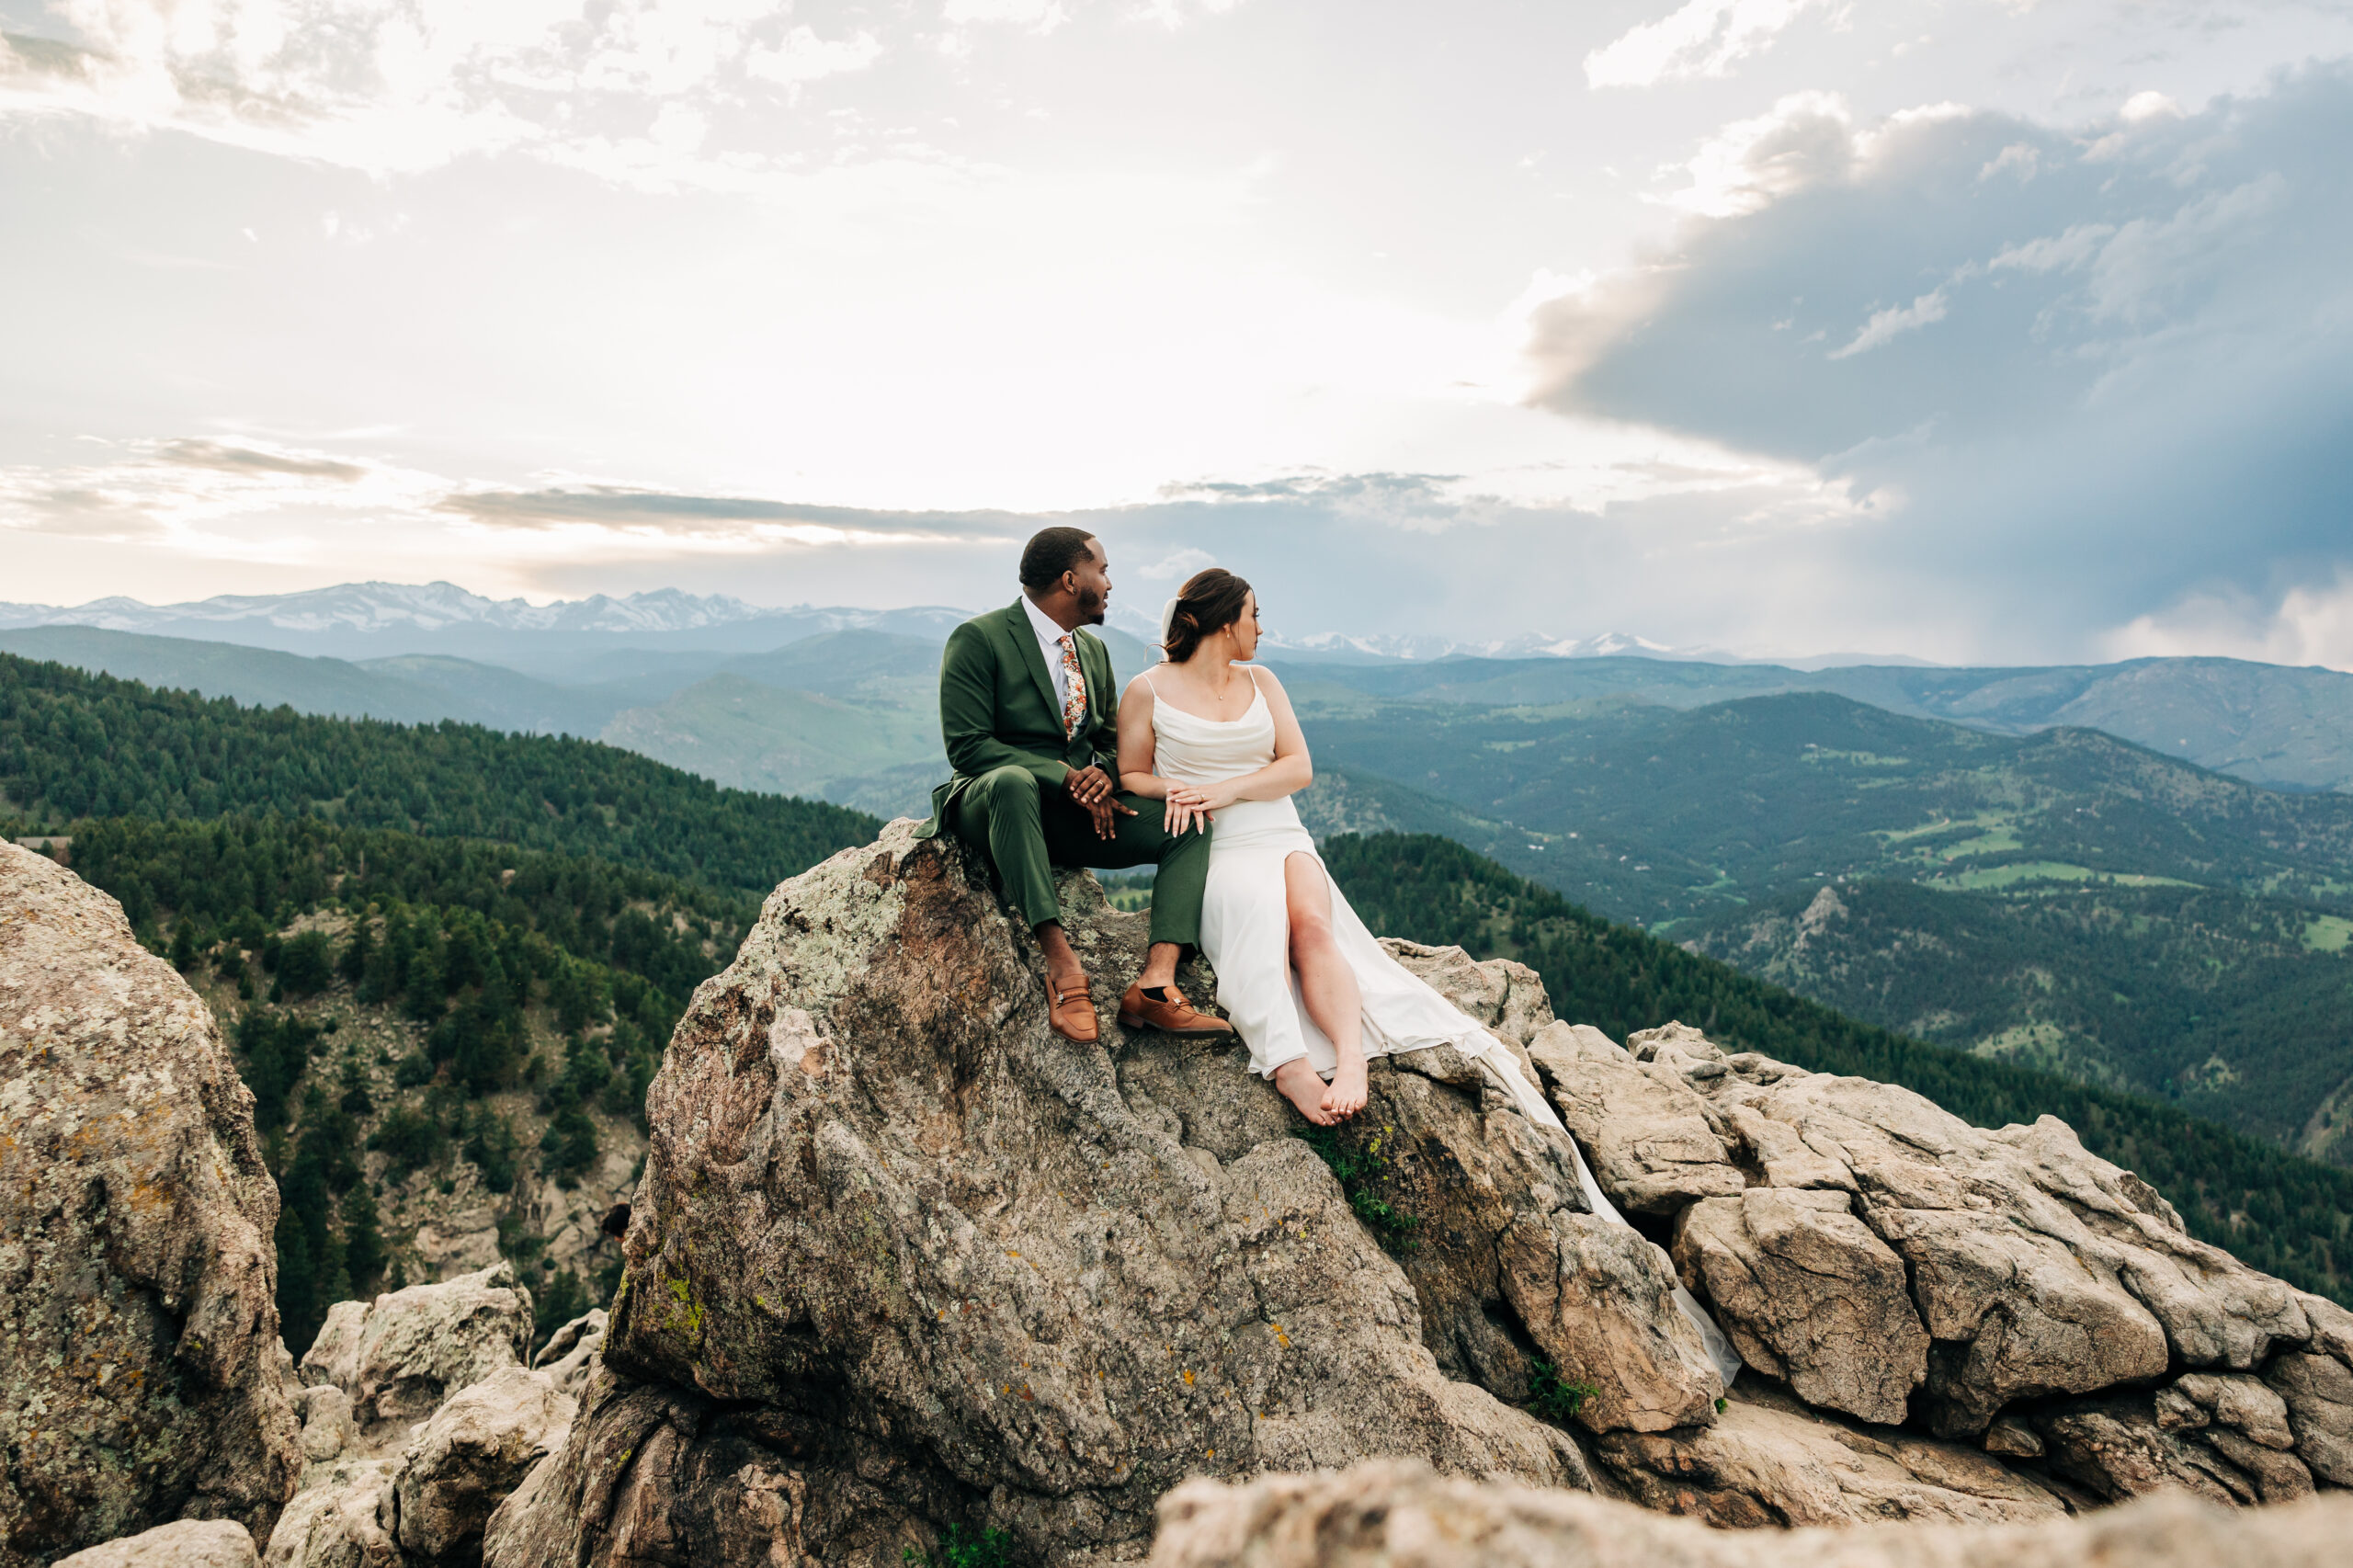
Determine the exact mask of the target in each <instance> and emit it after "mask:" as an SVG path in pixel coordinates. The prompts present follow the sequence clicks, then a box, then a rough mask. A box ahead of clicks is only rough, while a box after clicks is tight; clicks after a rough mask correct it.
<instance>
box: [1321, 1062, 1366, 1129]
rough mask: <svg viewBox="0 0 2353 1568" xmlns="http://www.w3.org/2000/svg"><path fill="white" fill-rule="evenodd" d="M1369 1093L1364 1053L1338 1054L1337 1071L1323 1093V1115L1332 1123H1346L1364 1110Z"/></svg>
mask: <svg viewBox="0 0 2353 1568" xmlns="http://www.w3.org/2000/svg"><path fill="white" fill-rule="evenodd" d="M1370 1094H1371V1091H1370V1088H1369V1087H1368V1086H1367V1085H1366V1083H1365V1071H1364V1052H1363V1051H1347V1050H1343V1051H1341V1052H1340V1067H1339V1071H1338V1072H1336V1073H1334V1074H1332V1084H1331V1086H1330V1087H1329V1088H1327V1089H1325V1090H1324V1115H1326V1116H1328V1117H1330V1118H1331V1119H1332V1120H1333V1121H1346V1120H1347V1119H1348V1118H1350V1117H1352V1116H1354V1115H1356V1113H1357V1112H1358V1111H1360V1110H1362V1109H1363V1108H1364V1102H1365V1101H1366V1099H1367V1098H1369V1097H1370Z"/></svg>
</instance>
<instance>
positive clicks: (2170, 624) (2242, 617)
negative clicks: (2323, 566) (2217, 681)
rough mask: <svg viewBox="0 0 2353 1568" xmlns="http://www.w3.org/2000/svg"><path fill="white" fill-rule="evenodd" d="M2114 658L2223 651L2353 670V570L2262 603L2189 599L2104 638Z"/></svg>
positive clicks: (2202, 596) (2218, 596)
mask: <svg viewBox="0 0 2353 1568" xmlns="http://www.w3.org/2000/svg"><path fill="white" fill-rule="evenodd" d="M2101 652H2102V653H2105V654H2106V655H2107V656H2108V657H2109V658H2115V659H2141V658H2165V657H2174V656H2178V655H2181V654H2189V653H2204V654H2222V655H2225V656H2227V657H2232V658H2239V659H2256V660H2260V661H2262V662H2263V663H2265V664H2273V665H2325V666H2327V667H2329V668H2331V669H2339V670H2353V568H2347V567H2344V566H2339V567H2337V568H2336V570H2335V571H2334V572H2333V573H2330V574H2328V575H2327V576H2326V577H2325V578H2324V579H2323V580H2321V581H2318V582H2314V583H2309V584H2302V585H2297V586H2294V587H2291V588H2289V589H2287V590H2286V591H2285V592H2283V593H2281V594H2279V596H2278V597H2276V598H2270V599H2267V598H2262V597H2257V596H2256V595H2253V594H2250V593H2246V592H2245V591H2242V590H2238V589H2234V588H2230V587H2222V588H2218V589H2213V590H2210V591H2202V592H2192V593H2188V594H2185V595H2184V596H2182V597H2180V598H2179V599H2177V600H2176V601H2175V602H2174V603H2172V604H2169V605H2167V606H2165V608H2162V609H2158V610H2153V611H2151V612H2150V613H2148V614H2146V615H2138V616H2134V617H2133V618H2132V619H2131V620H2129V621H2127V622H2126V623H2125V624H2124V625H2122V626H2120V627H2118V628H2117V629H2116V630H2114V631H2110V632H2109V633H2108V634H2107V636H2106V637H2104V638H2103V639H2102V640H2101Z"/></svg>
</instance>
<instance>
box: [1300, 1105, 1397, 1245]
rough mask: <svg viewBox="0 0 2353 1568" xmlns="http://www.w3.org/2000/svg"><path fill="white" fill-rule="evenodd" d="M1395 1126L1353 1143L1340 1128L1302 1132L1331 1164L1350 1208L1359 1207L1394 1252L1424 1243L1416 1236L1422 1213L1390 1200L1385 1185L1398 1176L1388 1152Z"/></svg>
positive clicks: (1367, 1226) (1376, 1235)
mask: <svg viewBox="0 0 2353 1568" xmlns="http://www.w3.org/2000/svg"><path fill="white" fill-rule="evenodd" d="M1395 1131H1396V1130H1395V1129H1394V1128H1390V1127H1384V1128H1382V1129H1381V1131H1379V1132H1376V1133H1374V1134H1373V1135H1372V1136H1371V1137H1370V1139H1367V1140H1366V1141H1365V1142H1363V1143H1362V1144H1361V1145H1358V1146H1352V1145H1351V1144H1350V1142H1347V1141H1344V1140H1343V1139H1342V1138H1341V1136H1340V1132H1339V1130H1338V1129H1336V1128H1331V1127H1311V1128H1309V1129H1308V1130H1307V1131H1306V1132H1305V1133H1303V1134H1302V1137H1304V1138H1305V1139H1306V1141H1307V1146H1308V1147H1309V1148H1311V1149H1313V1150H1314V1151H1315V1153H1316V1156H1317V1157H1318V1158H1319V1159H1321V1160H1322V1161H1323V1162H1324V1165H1327V1166H1329V1167H1330V1169H1331V1172H1332V1175H1333V1176H1335V1177H1336V1179H1337V1180H1338V1181H1339V1184H1340V1190H1341V1192H1343V1193H1344V1194H1346V1195H1347V1199H1348V1207H1349V1208H1350V1209H1353V1210H1356V1216H1357V1218H1358V1219H1359V1220H1361V1221H1364V1224H1365V1229H1367V1230H1369V1231H1370V1232H1371V1233H1372V1234H1373V1239H1374V1240H1376V1241H1378V1242H1379V1243H1380V1244H1381V1249H1382V1250H1383V1251H1384V1252H1388V1253H1391V1254H1394V1255H1400V1256H1402V1255H1403V1254H1405V1253H1409V1252H1412V1251H1413V1250H1414V1249H1415V1247H1417V1246H1419V1245H1420V1243H1418V1242H1416V1241H1415V1239H1414V1231H1415V1227H1417V1226H1419V1225H1420V1224H1421V1222H1422V1221H1421V1216H1419V1215H1417V1214H1409V1213H1407V1212H1406V1211H1405V1210H1403V1209H1400V1208H1398V1207H1397V1206H1396V1205H1395V1204H1394V1203H1392V1202H1391V1201H1389V1199H1388V1197H1387V1195H1386V1194H1385V1192H1384V1191H1383V1189H1384V1188H1386V1187H1389V1186H1390V1185H1391V1184H1392V1182H1394V1181H1395V1179H1396V1172H1397V1163H1396V1161H1395V1160H1394V1159H1393V1158H1392V1156H1391V1155H1389V1154H1388V1153H1385V1150H1386V1147H1387V1145H1388V1142H1389V1140H1390V1139H1391V1137H1392V1136H1393V1135H1394V1133H1395Z"/></svg>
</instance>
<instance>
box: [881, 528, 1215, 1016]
mask: <svg viewBox="0 0 2353 1568" xmlns="http://www.w3.org/2000/svg"><path fill="white" fill-rule="evenodd" d="M1021 593H1022V597H1020V598H1018V599H1016V600H1015V601H1014V602H1013V604H1012V605H1011V606H1009V607H1008V608H1005V609H1000V610H992V611H990V612H989V613H988V614H986V615H983V616H976V617H975V618H973V619H971V620H968V621H966V622H965V623H964V624H963V625H961V626H960V627H958V628H957V629H956V630H955V631H953V632H951V633H949V638H948V651H947V653H945V654H943V655H942V656H941V659H940V663H939V732H940V738H941V739H942V740H944V741H945V742H946V743H947V744H948V760H949V765H950V766H952V767H954V768H955V770H956V776H955V777H954V778H950V779H949V781H948V782H947V783H945V784H942V785H941V786H940V787H939V788H938V789H937V790H933V791H932V792H931V820H930V821H929V822H926V823H925V824H923V825H922V826H921V827H919V828H917V829H916V830H915V836H916V837H918V838H929V837H931V836H932V835H935V834H937V833H938V832H939V830H940V829H941V828H943V827H944V828H946V829H948V830H949V832H951V833H953V834H955V835H956V836H957V837H959V838H961V839H962V840H963V841H964V842H965V843H967V844H969V845H971V846H972V847H973V848H975V849H978V850H980V851H982V852H983V853H984V854H986V855H987V856H988V858H989V860H990V862H991V864H993V865H994V866H995V868H996V871H997V875H998V877H999V878H1000V879H1002V881H1004V883H1005V892H1006V898H1007V899H1008V900H1010V901H1011V902H1012V903H1013V904H1014V905H1015V906H1016V907H1017V908H1018V909H1019V910H1020V911H1021V913H1022V915H1023V916H1024V917H1025V918H1026V919H1028V920H1029V924H1030V925H1031V926H1032V927H1034V928H1035V930H1036V931H1037V934H1038V946H1039V947H1040V949H1042V950H1043V952H1044V954H1045V958H1046V993H1047V995H1048V997H1049V999H1050V1006H1049V1008H1048V1013H1047V1016H1048V1017H1049V1019H1050V1020H1051V1022H1052V1025H1053V1028H1054V1029H1055V1031H1056V1032H1057V1033H1059V1034H1061V1035H1063V1037H1064V1038H1065V1039H1069V1040H1077V1041H1079V1042H1080V1043H1082V1044H1091V1043H1093V1042H1094V1040H1096V1039H1097V1035H1098V1033H1099V1032H1100V1031H1099V1028H1098V1026H1097V1021H1096V1017H1095V1005H1094V1002H1093V1001H1092V999H1091V998H1090V997H1089V996H1088V994H1087V983H1086V971H1085V970H1084V969H1083V968H1082V967H1081V966H1080V964H1079V961H1078V955H1077V954H1076V953H1074V952H1073V951H1072V950H1071V946H1070V939H1069V937H1066V936H1065V935H1064V934H1063V925H1062V906H1061V904H1060V903H1057V902H1056V900H1055V898H1054V876H1053V868H1054V867H1056V866H1102V867H1106V868H1110V867H1119V866H1141V865H1144V864H1146V863H1148V862H1149V863H1156V864H1157V865H1158V867H1159V870H1158V871H1157V872H1156V873H1155V874H1154V877H1153V881H1152V948H1151V950H1150V952H1149V953H1148V954H1147V955H1146V957H1145V960H1144V969H1143V973H1142V975H1141V976H1139V977H1138V979H1137V981H1136V983H1134V984H1133V985H1131V986H1130V987H1129V988H1128V991H1127V994H1126V995H1124V996H1122V997H1121V998H1120V1022H1121V1023H1123V1024H1126V1025H1128V1026H1129V1027H1130V1028H1135V1027H1138V1026H1141V1025H1149V1026H1151V1027H1153V1028H1162V1029H1167V1030H1171V1031H1173V1032H1176V1033H1179V1034H1224V1035H1231V1034H1232V1033H1233V1026H1232V1025H1230V1024H1228V1023H1226V1022H1225V1021H1224V1020H1223V1019H1222V1018H1213V1017H1209V1016H1208V1015H1206V1014H1203V1013H1199V1012H1196V1011H1194V1009H1193V1008H1192V1006H1190V1005H1189V1004H1188V1003H1187V1002H1186V1000H1185V998H1184V995H1183V994H1181V993H1180V992H1178V990H1177V989H1176V960H1178V959H1179V958H1180V957H1182V956H1183V952H1184V949H1186V948H1187V947H1188V946H1195V945H1198V944H1199V940H1200V926H1201V884H1202V882H1203V881H1204V880H1205V879H1206V878H1207V877H1208V875H1209V868H1210V830H1209V829H1208V828H1207V827H1206V826H1204V827H1202V828H1199V829H1196V830H1195V831H1192V832H1189V833H1181V834H1177V835H1173V836H1172V835H1170V834H1168V833H1167V832H1166V831H1165V829H1164V828H1163V826H1162V824H1161V807H1162V802H1160V801H1147V800H1144V799H1142V798H1141V797H1139V796H1135V795H1129V794H1123V793H1121V792H1120V790H1119V787H1118V784H1117V782H1116V780H1117V779H1118V778H1119V773H1120V741H1119V727H1120V724H1119V720H1120V698H1119V693H1118V691H1117V690H1116V689H1115V688H1114V687H1113V685H1112V679H1111V655H1110V652H1109V650H1108V649H1106V648H1105V647H1104V646H1103V642H1102V640H1101V639H1100V638H1098V637H1097V636H1096V635H1095V634H1094V633H1092V632H1090V631H1084V630H1082V628H1084V627H1087V626H1100V625H1102V624H1103V608H1104V606H1105V605H1106V604H1107V603H1108V602H1109V599H1110V595H1111V575H1110V562H1108V559H1106V557H1105V555H1104V552H1103V545H1102V541H1101V540H1097V539H1096V538H1094V537H1093V536H1092V535H1090V534H1088V533H1087V532H1086V530H1085V529H1083V528H1048V529H1046V530H1045V531H1043V532H1042V533H1040V534H1039V535H1038V536H1037V537H1036V538H1035V539H1032V540H1030V541H1029V545H1028V547H1027V548H1026V549H1024V550H1023V551H1022V552H1021Z"/></svg>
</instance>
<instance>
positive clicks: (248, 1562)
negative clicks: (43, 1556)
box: [51, 1519, 256, 1568]
mask: <svg viewBox="0 0 2353 1568" xmlns="http://www.w3.org/2000/svg"><path fill="white" fill-rule="evenodd" d="M255 1563H256V1557H255V1554H254V1538H253V1537H252V1536H250V1535H247V1534H246V1533H245V1527H244V1526H243V1525H241V1524H238V1523H236V1522H235V1521H234V1520H232V1519H180V1520H176V1521H175V1522H174V1523H171V1524H168V1525H157V1526H156V1527H155V1528H153V1529H152V1530H142V1531H140V1532H139V1533H138V1534H137V1535H133V1536H125V1537H123V1538H122V1539H121V1540H110V1541H108V1542H107V1543H106V1544H105V1545H103V1546H90V1547H85V1548H83V1549H82V1550H81V1551H77V1552H75V1553H74V1555H73V1556H71V1557H61V1558H59V1559H58V1560H57V1561H56V1562H55V1563H53V1564H51V1568H255Z"/></svg>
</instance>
